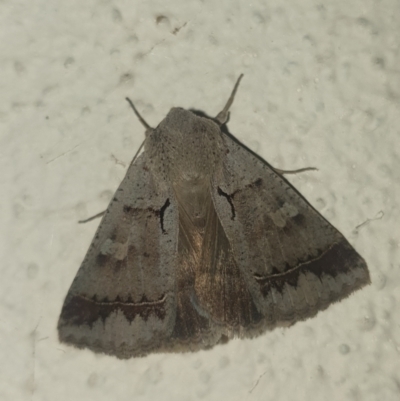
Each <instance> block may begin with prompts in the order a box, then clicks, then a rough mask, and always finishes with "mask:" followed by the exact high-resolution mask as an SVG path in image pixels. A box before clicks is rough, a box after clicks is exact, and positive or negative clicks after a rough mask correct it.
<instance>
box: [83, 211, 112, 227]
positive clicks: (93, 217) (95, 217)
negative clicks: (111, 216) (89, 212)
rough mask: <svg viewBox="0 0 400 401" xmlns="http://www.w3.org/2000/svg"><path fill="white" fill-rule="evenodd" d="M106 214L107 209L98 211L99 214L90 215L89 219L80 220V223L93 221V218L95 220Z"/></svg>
mask: <svg viewBox="0 0 400 401" xmlns="http://www.w3.org/2000/svg"><path fill="white" fill-rule="evenodd" d="M105 214H106V210H103V211H102V212H100V213H97V214H95V215H94V216H92V217H89V218H88V219H85V220H79V221H78V223H79V224H84V223H88V222H89V221H92V220H94V219H97V218H98V217H101V216H104V215H105Z"/></svg>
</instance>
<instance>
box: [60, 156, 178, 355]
mask: <svg viewBox="0 0 400 401" xmlns="http://www.w3.org/2000/svg"><path fill="white" fill-rule="evenodd" d="M159 184H160V183H159ZM161 184H162V183H161ZM164 187H165V188H167V187H166V186H164ZM174 202H175V201H174V198H173V195H172V194H170V193H169V192H168V191H167V190H165V189H163V185H156V184H155V182H154V180H153V177H152V175H151V174H150V173H149V171H148V169H147V167H146V156H145V154H142V155H141V156H139V158H138V159H137V160H136V162H135V163H134V164H133V165H131V166H130V168H129V170H128V172H127V174H126V176H125V178H124V180H123V181H122V183H121V185H120V187H119V189H118V190H117V192H116V193H115V196H114V199H113V200H112V201H111V203H110V205H109V207H108V209H107V212H106V214H105V216H104V217H103V220H102V222H101V223H100V226H99V228H98V230H97V232H96V235H95V237H94V239H93V241H92V244H91V246H90V248H89V250H88V252H87V254H86V257H85V259H84V261H83V263H82V265H81V267H80V269H79V271H78V274H77V275H76V277H75V279H74V281H73V283H72V285H71V288H70V290H69V292H68V294H67V297H66V299H65V302H64V306H63V308H62V312H61V316H60V319H59V323H58V330H59V337H60V340H61V341H64V342H66V343H71V344H73V345H75V346H77V347H87V348H90V349H92V350H94V351H98V352H106V353H109V354H115V355H117V356H118V357H122V358H124V357H131V356H135V355H141V354H145V353H147V352H149V351H151V350H152V349H154V348H158V347H159V346H160V343H163V342H164V341H165V339H166V338H169V337H170V336H171V333H172V330H173V328H174V322H175V313H176V307H175V305H176V294H175V269H176V265H177V260H176V257H177V255H176V249H177V240H178V214H177V208H176V207H174Z"/></svg>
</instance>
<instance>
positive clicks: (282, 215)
mask: <svg viewBox="0 0 400 401" xmlns="http://www.w3.org/2000/svg"><path fill="white" fill-rule="evenodd" d="M241 78H242V75H241V76H240V77H239V79H238V80H237V82H236V85H235V87H234V89H233V91H232V93H231V96H230V98H229V100H228V102H227V104H226V105H225V107H224V109H223V110H222V111H221V112H220V113H219V114H218V115H217V117H215V118H208V117H205V116H204V114H202V113H199V112H195V111H189V110H184V109H182V108H172V109H171V110H170V112H169V113H168V114H167V116H166V117H165V119H164V120H163V121H161V123H160V124H159V125H158V126H157V128H151V127H150V126H149V125H148V124H147V123H146V122H145V121H144V119H143V118H142V117H141V116H140V115H139V113H138V112H137V110H136V109H135V107H134V105H133V104H132V103H131V102H130V103H131V106H132V108H133V110H134V112H135V113H136V115H137V117H138V118H139V120H140V121H141V123H142V124H143V125H144V127H145V128H146V132H145V140H144V151H143V152H142V153H141V154H140V155H139V156H138V157H137V158H134V160H133V162H132V163H131V165H130V166H129V168H128V171H127V173H126V176H125V178H124V180H123V181H122V183H121V185H120V186H119V188H118V189H117V191H116V193H115V195H114V197H113V199H112V200H111V202H110V204H109V206H108V208H107V210H106V212H105V214H104V216H103V218H102V221H101V223H100V226H99V228H98V229H97V232H96V234H95V236H94V239H93V241H92V244H91V245H90V248H89V250H88V252H87V254H86V257H85V259H84V261H83V263H82V265H81V267H80V269H79V271H78V273H77V275H76V277H75V279H74V281H73V283H72V285H71V287H70V289H69V292H68V294H67V296H66V299H65V302H64V305H63V307H62V311H61V315H60V318H59V322H58V333H59V338H60V340H61V341H62V342H64V343H67V344H72V345H74V346H76V347H78V348H88V349H91V350H92V351H94V352H102V353H105V354H109V355H115V356H116V357H118V358H130V357H139V356H144V355H146V354H149V353H152V352H176V351H181V352H185V351H196V350H200V349H208V348H212V347H213V346H214V345H216V344H221V343H225V342H227V341H228V340H229V339H231V338H233V337H241V338H245V337H255V336H258V335H260V334H262V333H264V332H266V331H267V330H270V329H273V328H274V327H276V326H287V325H291V324H293V323H295V322H297V321H300V320H304V319H307V318H310V317H312V316H314V315H316V314H317V312H318V311H321V310H324V309H326V308H327V307H328V306H329V305H330V304H332V303H334V302H337V301H340V300H342V299H343V298H345V297H347V296H348V295H350V294H351V293H352V292H353V291H355V290H358V289H360V288H361V287H363V286H364V285H366V284H368V283H369V282H370V277H369V272H368V268H367V265H366V263H365V261H364V260H363V258H362V257H361V256H360V255H359V254H358V253H357V252H356V251H355V250H354V249H353V248H352V246H351V245H350V244H349V242H348V241H347V240H346V239H345V238H344V236H343V235H342V234H341V233H340V232H339V231H338V230H336V229H335V228H334V227H333V226H332V225H331V224H330V223H329V222H328V221H326V220H325V219H324V218H323V217H322V216H321V215H320V214H319V213H318V212H317V211H316V210H315V209H314V208H313V207H312V206H311V205H310V204H309V203H308V202H307V201H306V200H305V199H304V198H303V197H302V196H301V195H300V194H299V193H298V192H297V191H296V189H294V188H293V186H292V185H291V184H290V183H288V182H287V181H286V180H285V179H284V178H283V177H282V174H283V173H284V171H282V170H277V169H275V168H273V167H271V166H270V165H269V164H267V163H266V162H265V161H264V160H262V159H261V158H260V157H258V156H257V155H255V154H254V153H252V152H251V151H249V150H248V149H247V148H245V147H244V146H243V145H242V144H240V143H239V142H238V141H237V140H236V139H234V138H233V137H232V136H231V135H230V134H229V133H228V131H227V129H226V127H225V124H226V122H227V119H228V115H229V108H230V106H231V104H232V102H233V99H234V96H235V94H236V91H237V88H238V85H239V82H240V79H241ZM127 100H128V101H129V99H127Z"/></svg>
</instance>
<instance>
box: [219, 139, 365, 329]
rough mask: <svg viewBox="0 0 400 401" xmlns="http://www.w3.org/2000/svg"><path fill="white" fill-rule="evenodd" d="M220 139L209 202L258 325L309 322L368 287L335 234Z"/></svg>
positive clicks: (250, 157)
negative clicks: (219, 163) (221, 151)
mask: <svg viewBox="0 0 400 401" xmlns="http://www.w3.org/2000/svg"><path fill="white" fill-rule="evenodd" d="M224 140H225V143H226V157H225V159H224V163H223V168H221V169H218V170H217V171H216V172H215V174H214V176H213V183H212V188H213V189H212V197H213V201H214V205H215V208H216V212H217V214H218V216H219V219H220V221H221V225H222V227H223V229H224V231H225V233H226V236H227V238H228V240H229V243H230V245H231V248H232V252H233V255H234V258H235V260H236V262H237V264H238V267H239V269H240V271H241V274H242V276H243V278H244V280H245V282H246V283H247V286H248V289H249V291H250V293H251V295H252V297H253V300H254V302H255V304H256V306H257V309H258V310H259V311H260V313H262V314H263V315H264V321H263V323H261V325H262V326H264V327H274V326H275V325H277V324H288V323H289V324H290V323H294V322H296V321H298V320H303V319H306V318H308V317H311V316H313V315H315V314H316V313H317V312H318V311H319V310H323V309H325V308H327V307H328V306H329V305H330V304H331V303H333V302H336V301H339V300H341V299H342V298H344V297H346V296H348V295H349V294H350V293H351V292H353V291H355V290H357V289H359V288H361V287H363V286H364V285H366V284H368V283H369V282H370V279H369V273H368V269H367V265H366V263H365V261H364V260H363V259H362V258H361V256H360V255H359V254H358V253H357V252H356V251H355V250H354V249H353V248H352V247H351V245H350V244H349V243H348V241H347V240H346V239H345V238H344V237H343V235H342V234H341V233H340V232H339V231H338V230H336V229H335V228H334V227H333V226H332V225H331V224H329V223H328V222H327V221H326V220H325V219H324V218H323V217H322V216H321V215H320V214H319V213H318V212H317V211H316V210H315V209H314V208H313V207H312V206H310V204H309V203H308V202H307V201H306V200H305V199H304V198H303V197H302V196H301V195H300V194H299V193H298V192H297V191H296V190H295V189H294V188H293V187H292V186H291V185H290V184H289V183H288V182H287V181H286V180H285V179H283V178H282V177H281V176H280V175H278V174H277V173H276V172H275V171H274V170H273V169H272V168H271V167H270V166H269V165H268V164H267V163H266V162H264V161H263V160H261V159H260V158H258V157H257V156H255V155H254V154H253V153H251V152H250V151H249V150H247V149H245V148H244V147H243V146H242V145H240V144H239V143H237V142H236V141H235V140H233V139H232V138H231V137H229V136H227V135H224ZM250 331H251V327H249V333H248V334H251V333H250Z"/></svg>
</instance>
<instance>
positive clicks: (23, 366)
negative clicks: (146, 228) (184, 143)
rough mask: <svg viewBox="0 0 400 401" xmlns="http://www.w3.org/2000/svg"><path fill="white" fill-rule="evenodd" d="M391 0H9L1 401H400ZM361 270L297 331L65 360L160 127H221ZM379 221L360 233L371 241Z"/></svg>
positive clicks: (397, 15) (0, 83) (395, 49)
mask: <svg viewBox="0 0 400 401" xmlns="http://www.w3.org/2000/svg"><path fill="white" fill-rule="evenodd" d="M399 65H400V5H399V2H398V1H395V0H383V1H371V0H349V1H343V0H341V1H337V0H335V1H334V0H328V1H324V2H320V1H312V0H304V1H298V0H288V1H285V2H282V1H280V0H273V1H269V2H266V1H263V0H254V1H253V2H247V1H240V0H229V1H219V2H216V1H210V0H204V1H180V0H174V1H161V0H159V1H137V0H129V1H128V0H120V1H118V0H115V1H106V0H98V1H95V0H88V1H84V2H82V1H78V0H68V1H61V0H52V1H48V0H32V1H27V0H14V1H11V0H9V1H7V0H2V1H0V68H1V74H0V154H1V157H0V183H1V193H2V196H1V203H0V219H1V221H0V232H1V242H0V256H1V265H0V272H1V276H0V360H1V365H0V399H1V400H12V401H19V400H57V401H64V400H74V401H80V400H98V401H103V400H161V399H162V400H177V401H180V400H185V401H186V400H188V401H190V400H198V399H204V400H222V399H226V400H263V401H268V400H273V401H280V400H293V401H297V400H307V401H310V400H311V401H312V400H326V401H331V400H349V401H350V400H351V401H352V400H354V401H356V400H363V401H368V400H385V401H391V400H393V401H394V400H396V401H397V400H399V399H400V358H399V356H400V355H399V353H400V312H399V310H400V308H399V307H398V302H399V298H400V296H399V285H400V270H399V236H400V229H399V223H400V221H399V199H400V189H399V183H400V165H399V160H400V145H399V135H400V132H399V129H400V128H399V127H400V113H399V99H400V69H399ZM241 72H243V73H244V74H245V78H244V79H243V81H242V85H241V87H240V90H239V93H238V96H237V98H236V101H235V103H234V105H233V107H232V113H231V119H230V123H229V129H230V131H231V132H232V133H233V134H234V135H235V136H236V137H237V138H239V139H240V140H242V141H243V142H244V143H246V144H247V145H248V146H249V147H250V148H251V149H253V150H254V151H256V152H257V153H259V154H260V155H261V156H263V157H264V158H265V159H266V160H268V161H269V162H270V163H271V164H272V165H274V166H276V167H278V168H282V169H295V168H300V167H305V166H316V167H318V168H319V171H318V172H307V173H304V174H299V175H296V176H289V179H290V181H291V182H292V183H293V184H294V185H295V186H296V187H297V188H298V189H299V190H300V191H301V192H302V193H303V194H304V195H305V196H306V198H307V199H308V200H309V201H310V202H311V203H312V204H313V205H315V207H316V208H317V209H318V210H320V211H321V213H322V214H323V215H324V216H325V217H326V218H328V219H329V220H330V221H331V222H332V223H333V224H334V225H335V226H336V227H337V228H339V230H341V231H342V232H343V234H344V235H345V236H346V237H347V238H348V239H349V241H350V242H351V243H352V244H353V246H354V247H355V248H356V249H357V250H358V251H359V252H360V253H361V254H362V255H363V256H364V257H365V259H366V260H367V262H368V265H369V267H370V271H371V277H372V285H371V286H369V287H368V288H366V289H364V290H362V291H359V292H358V293H356V294H354V295H353V296H352V297H350V298H348V299H346V300H345V301H343V302H342V303H340V304H336V305H334V306H332V307H331V308H330V309H329V310H327V311H326V312H324V313H321V314H319V315H318V316H317V317H316V318H314V319H312V320H308V321H306V322H303V323H299V324H297V325H295V326H294V327H292V328H290V329H280V330H275V331H273V332H270V333H267V334H266V335H264V336H262V337H259V338H257V339H255V340H248V341H240V340H236V341H232V342H231V343H229V344H227V345H225V346H220V347H217V348H214V349H213V350H211V351H207V352H199V353H195V354H185V355H152V356H149V357H147V358H143V359H133V360H129V361H119V360H117V359H114V358H111V357H107V356H101V355H94V354H92V353H91V352H89V351H79V350H75V349H73V348H70V347H67V346H64V345H61V344H59V343H58V340H57V333H56V323H57V318H58V314H59V312H60V308H61V305H62V302H63V299H64V296H65V294H66V292H67V290H68V288H69V285H70V283H71V281H72V279H73V277H74V275H75V273H76V271H77V269H78V267H79V265H80V262H81V260H82V258H83V256H84V254H85V252H86V250H87V248H88V246H89V244H90V241H91V239H92V236H93V234H94V231H95V229H96V227H97V225H98V221H94V222H91V223H88V224H87V225H78V224H77V220H79V219H81V218H86V217H88V216H90V215H93V214H95V213H97V212H99V211H101V210H103V209H104V208H105V207H106V205H107V203H108V200H109V199H110V197H111V196H112V193H113V192H114V190H115V189H116V187H117V186H118V184H119V182H120V180H121V179H122V177H123V176H124V173H125V170H126V168H127V166H128V164H129V162H130V160H131V158H132V157H133V155H134V153H135V152H136V150H137V149H138V147H139V145H140V143H141V141H142V140H143V138H144V132H143V128H142V126H141V125H140V123H139V122H138V121H137V119H136V118H135V116H134V115H133V113H132V112H131V110H130V109H129V107H128V105H127V104H126V102H125V100H124V97H125V96H127V95H129V96H130V97H131V98H132V99H133V101H134V102H135V104H136V106H137V108H138V109H139V110H140V111H141V112H142V113H143V115H144V117H145V118H146V119H147V121H148V122H149V123H150V124H151V125H156V124H158V122H159V121H160V120H161V119H162V118H163V117H164V116H165V114H166V113H167V111H168V110H169V108H170V107H172V106H183V107H186V108H190V107H195V108H197V109H201V110H204V111H205V112H207V113H209V114H211V115H215V114H216V113H217V112H218V111H220V109H221V107H222V106H223V104H224V103H225V101H226V98H227V96H228V94H229V92H230V90H231V88H232V85H233V83H234V81H235V79H236V77H237V76H238V75H239V73H241ZM363 222H366V224H364V225H363V226H361V227H359V228H358V229H356V227H357V226H358V225H360V224H361V223H363Z"/></svg>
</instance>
